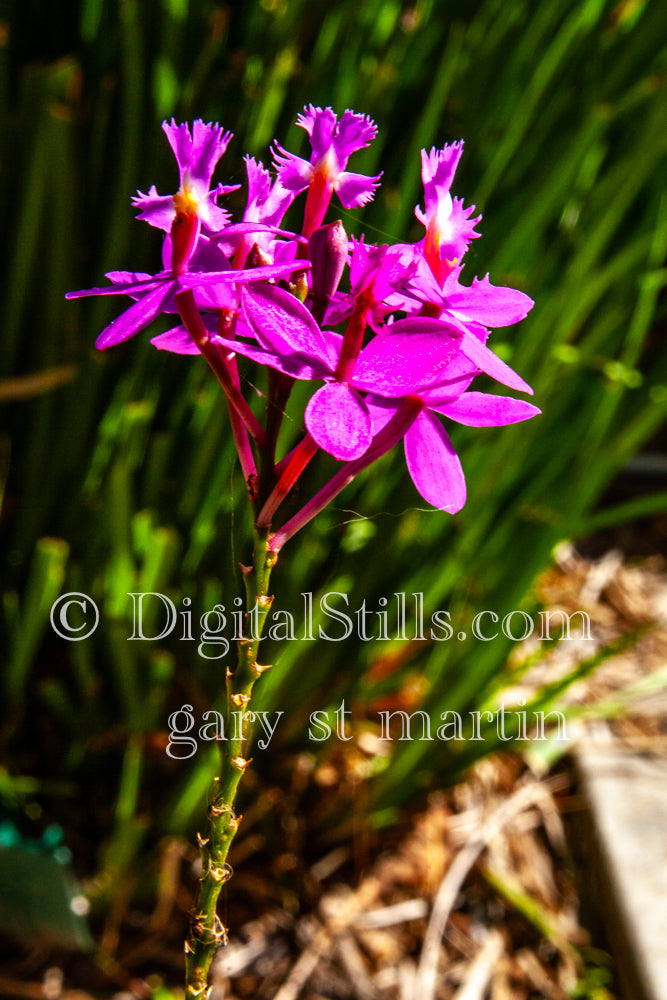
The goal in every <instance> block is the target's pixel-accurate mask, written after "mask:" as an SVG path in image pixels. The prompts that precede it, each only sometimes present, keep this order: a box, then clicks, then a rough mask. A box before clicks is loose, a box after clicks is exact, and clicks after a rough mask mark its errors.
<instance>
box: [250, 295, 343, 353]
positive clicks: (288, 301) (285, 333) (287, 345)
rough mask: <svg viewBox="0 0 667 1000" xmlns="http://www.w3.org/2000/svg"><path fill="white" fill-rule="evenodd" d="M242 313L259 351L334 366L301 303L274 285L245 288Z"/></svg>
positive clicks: (311, 319)
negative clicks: (292, 354) (300, 356)
mask: <svg viewBox="0 0 667 1000" xmlns="http://www.w3.org/2000/svg"><path fill="white" fill-rule="evenodd" d="M242 304H243V312H244V315H245V318H246V322H247V323H248V326H249V327H250V329H251V330H252V331H253V333H254V334H255V336H256V337H257V339H258V341H259V342H260V344H261V345H262V346H263V347H268V348H269V349H270V350H274V351H275V352H276V353H277V354H281V355H285V354H289V353H290V352H296V353H298V354H302V355H304V357H307V358H310V359H311V360H314V361H319V362H320V363H324V364H326V365H328V367H329V370H330V371H333V370H334V369H335V367H336V364H337V362H338V357H337V356H332V354H331V352H330V345H329V344H328V343H327V340H326V339H325V338H324V337H323V336H322V331H321V330H320V328H319V326H318V325H317V323H316V322H315V320H314V319H313V317H312V316H311V315H310V313H309V312H308V310H307V309H306V307H305V306H304V305H303V303H301V302H299V300H298V299H297V298H295V296H294V295H290V293H289V292H286V291H284V290H283V289H282V288H276V286H275V285H252V284H251V285H249V286H248V287H247V288H246V289H244V291H243V296H242Z"/></svg>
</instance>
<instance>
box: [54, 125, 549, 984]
mask: <svg viewBox="0 0 667 1000" xmlns="http://www.w3.org/2000/svg"><path fill="white" fill-rule="evenodd" d="M297 124H298V125H299V126H301V128H303V129H304V131H305V132H306V133H307V136H308V139H309V141H310V146H311V156H310V157H309V158H303V157H300V156H297V155H295V154H293V153H290V152H287V151H286V150H285V149H283V147H282V146H280V145H279V144H278V143H277V142H276V143H275V147H274V150H275V152H274V157H275V162H274V167H275V176H272V175H271V174H270V172H269V171H268V170H266V169H265V168H264V166H263V165H262V164H261V163H258V162H257V161H255V160H254V159H253V158H252V157H247V158H246V161H245V163H246V171H247V179H248V197H247V204H246V209H245V212H244V214H243V218H242V219H241V220H240V221H239V222H236V223H234V222H232V221H231V220H230V217H229V214H228V213H227V212H226V211H225V210H224V209H223V208H221V207H220V206H219V205H218V199H219V198H220V197H221V196H223V195H225V194H227V193H228V192H230V191H232V190H233V189H234V188H233V187H231V186H224V185H222V184H213V182H212V178H213V174H214V173H215V170H216V168H217V164H218V161H219V160H220V158H221V157H222V155H223V153H224V152H225V150H226V149H227V146H228V144H229V142H230V140H231V135H230V133H228V132H224V131H223V130H222V129H221V128H220V126H219V125H217V124H215V125H214V124H205V123H204V122H202V121H200V120H198V121H196V122H194V124H193V126H192V128H191V129H190V127H189V126H188V125H186V124H180V125H177V124H176V123H175V122H174V121H173V120H172V122H171V123H167V122H165V123H164V125H163V129H164V131H165V134H166V136H167V138H168V140H169V143H170V145H171V148H172V150H173V152H174V154H175V156H176V161H177V164H178V169H179V188H178V190H177V192H176V193H175V194H173V195H159V194H158V192H157V191H156V189H155V187H151V188H150V190H149V192H148V194H141V193H139V194H138V195H137V197H136V198H135V199H134V205H135V206H136V207H137V208H138V209H139V210H140V211H139V218H140V219H143V220H145V221H146V222H148V223H149V224H150V225H151V226H154V227H155V228H157V229H159V230H161V231H162V232H163V233H164V240H163V247H162V269H161V270H159V271H157V272H156V273H155V274H137V273H134V272H128V271H114V272H111V273H109V274H108V275H107V277H108V278H109V281H110V285H108V286H107V287H105V288H93V289H87V290H84V291H79V292H72V293H70V295H69V297H70V298H77V297H80V296H88V295H127V296H129V297H130V298H131V300H132V302H131V304H130V305H129V306H128V308H126V309H125V311H124V312H123V313H121V315H120V316H118V317H117V318H116V319H115V320H114V321H113V322H112V323H110V324H109V326H107V327H106V328H105V329H104V330H103V331H102V333H101V334H100V335H99V336H98V338H97V346H98V347H99V348H100V349H105V348H108V347H111V346H112V345H116V344H120V343H121V342H123V341H125V340H127V339H129V338H130V337H132V336H134V335H135V334H137V333H139V332H140V331H141V330H143V329H144V328H146V327H147V326H149V325H150V324H151V322H152V321H153V320H154V319H155V318H156V317H157V316H159V315H162V314H167V315H173V316H175V317H176V316H178V318H179V319H180V321H181V322H180V323H179V324H177V325H176V326H174V327H172V328H171V329H170V330H168V331H167V332H166V333H163V334H160V335H159V336H157V337H154V338H153V341H152V342H153V344H154V345H155V346H156V347H157V348H159V349H160V350H166V351H171V352H173V353H176V354H181V355H193V356H196V355H202V356H203V357H204V359H205V360H206V362H207V364H208V365H209V367H210V369H211V371H212V372H213V374H214V375H215V377H216V379H217V380H218V382H219V384H220V386H221V388H222V390H223V392H224V395H225V397H226V400H227V405H228V408H229V416H230V426H231V431H232V435H233V438H234V442H235V445H236V449H237V451H238V455H239V462H240V466H241V469H242V472H243V477H244V480H245V484H246V488H247V492H248V497H249V500H250V504H251V509H252V513H253V524H254V548H253V559H252V565H251V566H249V567H242V568H243V575H244V581H245V588H246V617H245V625H244V632H243V638H242V639H241V640H240V641H239V643H238V650H237V663H236V667H235V669H234V670H231V669H229V668H228V669H227V674H226V717H225V723H226V726H227V727H228V728H226V729H225V732H226V733H230V734H231V736H230V738H228V739H226V740H225V741H222V746H221V761H220V772H219V775H218V777H217V779H216V783H215V789H214V793H213V795H212V798H211V801H210V803H209V806H208V827H207V830H206V832H205V834H204V835H202V834H199V835H198V843H199V847H200V851H201V860H202V873H201V878H200V886H199V894H198V898H197V901H196V903H195V905H194V909H193V916H192V920H191V925H190V933H189V936H188V938H187V941H186V944H185V952H186V995H187V997H188V1000H196V998H201V997H202V996H204V995H205V994H206V992H207V990H208V988H209V987H208V983H209V972H210V966H211V962H212V960H213V956H214V954H215V951H216V949H217V948H218V947H219V946H220V945H221V944H224V943H226V940H227V932H226V929H225V928H224V927H223V926H222V924H221V922H220V919H219V916H218V914H217V902H218V898H219V895H220V891H221V888H222V886H223V885H224V884H225V883H226V881H227V880H228V879H229V877H230V876H231V868H230V866H229V863H228V860H227V858H228V854H229V849H230V845H231V843H232V841H233V838H234V835H235V833H236V831H237V829H238V826H239V822H240V817H239V816H238V815H237V814H236V811H235V809H236V794H237V789H238V786H239V783H240V781H241V778H242V776H243V774H244V772H245V770H246V769H247V767H248V766H249V764H250V759H249V757H248V752H249V751H248V748H247V746H246V743H247V731H246V729H247V721H248V719H249V718H250V715H251V708H250V706H251V699H252V694H253V689H254V685H255V683H256V681H257V679H258V678H259V677H260V676H261V674H262V673H263V672H264V671H265V670H266V669H268V668H267V667H266V666H260V665H259V664H258V662H257V655H258V650H259V643H260V641H261V637H262V630H263V627H264V623H265V621H266V618H267V615H268V613H269V610H270V608H271V602H272V597H271V595H270V593H269V580H270V575H271V570H272V568H273V566H274V564H275V562H276V559H277V555H278V552H281V551H282V549H283V547H284V546H285V544H286V543H287V542H288V541H289V540H290V539H291V538H292V537H293V536H294V535H295V534H296V533H297V532H298V531H300V530H301V529H302V528H303V527H304V526H305V525H306V524H307V523H308V522H309V521H310V520H311V519H312V518H313V517H315V516H316V515H317V514H318V513H319V511H321V510H322V509H323V508H324V507H326V506H327V504H329V503H330V502H331V501H332V500H333V499H334V498H335V497H336V496H337V495H338V494H339V493H340V492H341V490H343V489H344V488H345V487H346V486H347V485H348V484H349V483H350V482H351V481H352V480H353V479H354V478H355V477H356V476H357V475H359V474H360V473H362V472H363V471H364V470H365V469H366V468H368V467H369V466H370V465H371V464H372V463H373V462H375V461H377V460H378V459H379V458H380V457H381V456H382V455H384V454H386V452H388V451H389V450H390V449H392V448H393V447H394V446H395V445H397V444H399V443H400V442H401V441H403V442H404V448H405V456H406V462H407V466H408V470H409V472H410V475H411V477H412V480H413V482H414V484H415V486H416V488H417V491H418V492H419V494H420V495H421V496H422V497H423V498H424V499H425V500H426V501H427V502H428V503H430V504H432V505H433V506H434V507H436V508H438V509H440V510H442V511H447V512H448V513H452V514H454V513H456V512H457V511H459V510H460V509H461V507H463V505H464V503H465V499H466V490H465V479H464V476H463V470H462V467H461V463H460V461H459V458H458V456H457V454H456V451H455V450H454V446H453V444H452V442H451V440H450V438H449V435H448V433H447V430H446V429H445V425H444V424H443V423H442V420H441V417H445V418H446V419H447V420H449V421H454V422H455V423H460V424H466V425H468V426H472V427H489V426H501V425H503V424H511V423H516V422H518V421H522V420H526V419H528V418H529V417H532V416H534V415H536V414H537V413H539V410H538V409H537V408H536V407H535V406H533V405H531V404H530V403H528V402H526V401H525V400H523V399H516V398H514V397H510V396H505V395H493V394H489V393H484V392H479V391H476V390H473V389H471V388H470V387H471V384H472V382H473V381H474V379H475V377H476V376H477V375H478V374H480V373H484V374H486V375H487V376H489V377H490V378H491V379H493V380H495V381H497V382H499V383H500V384H501V385H504V386H506V387H507V388H509V389H511V390H514V391H517V392H522V393H530V392H531V391H532V390H531V389H530V387H529V386H528V385H527V384H526V383H525V382H524V381H523V379H522V378H521V377H520V376H519V375H518V374H517V373H516V372H514V371H513V370H512V369H511V368H510V367H509V366H508V365H507V364H505V362H503V361H501V359H500V358H499V357H497V355H495V354H494V353H493V351H492V350H490V348H489V347H488V345H487V340H488V338H489V328H494V327H502V326H510V325H512V324H514V323H516V322H518V321H519V320H521V319H523V317H524V316H525V315H526V314H527V313H528V311H529V310H530V309H531V307H532V305H533V303H532V301H531V299H530V298H529V297H528V296H527V295H526V294H525V293H523V292H521V291H518V290H516V289H513V288H503V287H496V286H494V285H492V284H491V283H490V281H489V278H488V276H485V277H484V278H482V279H481V280H478V279H477V278H475V279H473V281H472V283H471V284H469V285H464V284H462V283H461V280H460V279H461V276H462V271H463V263H462V261H463V259H464V257H465V253H466V249H467V247H468V245H469V243H470V241H471V240H472V239H474V238H476V237H478V236H479V233H478V232H476V230H475V226H476V225H477V224H478V222H479V221H480V217H477V218H471V216H472V214H473V211H474V209H473V208H472V207H468V208H464V207H463V202H462V201H461V200H460V199H458V198H453V197H452V195H451V193H450V192H451V187H452V184H453V181H454V175H455V172H456V168H457V165H458V162H459V160H460V157H461V155H462V152H463V143H462V142H455V143H453V144H451V145H446V146H444V147H443V148H442V149H431V150H430V152H427V151H426V150H422V180H423V184H424V208H423V209H422V208H421V207H419V206H417V208H416V209H415V214H416V216H417V218H418V219H419V220H420V222H421V223H422V224H423V225H424V230H425V232H424V237H423V238H422V239H421V240H419V241H418V242H417V243H414V244H405V243H404V244H395V245H393V246H374V245H372V244H368V243H366V242H365V240H364V239H363V238H362V239H360V240H353V241H351V242H350V241H349V240H348V237H347V234H346V232H345V229H344V226H343V224H342V222H340V221H339V220H336V221H333V222H330V223H328V224H324V220H325V217H326V215H327V212H328V211H329V210H330V206H331V203H332V200H333V199H334V196H335V197H336V198H337V199H338V201H339V202H340V204H341V205H342V206H343V207H344V208H346V209H353V208H356V207H359V206H362V205H364V204H366V203H367V202H368V201H369V200H371V199H372V198H373V196H374V194H375V191H376V189H377V188H378V186H379V181H380V177H381V175H380V174H378V175H377V176H374V177H368V176H366V175H364V174H359V173H352V172H350V171H348V169H347V164H348V160H349V159H350V157H351V156H352V155H353V154H354V153H355V152H357V151H358V150H360V149H362V148H363V147H364V146H367V145H368V143H370V142H371V141H372V140H373V138H374V136H375V134H376V131H377V129H376V126H375V124H374V123H373V122H372V121H370V119H368V118H366V117H365V116H364V115H360V114H357V113H355V112H353V111H349V110H348V111H345V113H344V114H343V115H342V116H341V118H340V119H338V117H337V116H336V114H335V113H334V112H333V111H332V110H331V109H330V108H326V109H322V108H316V107H313V106H312V105H309V106H308V107H306V108H304V110H303V113H302V114H301V115H299V117H298V119H297ZM304 193H305V199H304V206H303V208H304V214H303V225H302V227H301V231H300V232H299V233H293V232H291V231H288V230H286V229H283V228H282V226H283V218H284V216H285V213H286V211H287V209H288V208H289V207H290V206H291V205H292V203H293V202H294V201H295V199H296V198H297V197H299V196H301V195H302V194H304ZM346 271H347V273H348V278H347V279H346V280H347V284H348V285H349V287H348V289H347V290H341V283H342V282H343V279H344V276H345V273H346ZM239 359H241V361H242V362H243V364H244V365H245V364H247V363H252V364H254V365H256V366H258V367H259V368H260V369H261V370H263V371H265V373H266V387H267V388H266V397H265V398H266V406H265V412H264V414H263V415H262V416H258V415H257V414H256V412H255V410H254V409H253V408H252V407H251V406H250V404H249V402H248V400H247V399H246V396H245V395H244V393H243V391H242V387H243V379H242V375H241V372H240V370H239ZM255 379H256V376H253V381H254V380H255ZM297 380H298V381H305V382H309V383H318V385H317V386H316V387H314V390H313V392H312V393H311V395H310V398H309V400H308V403H307V405H306V407H305V410H304V412H303V413H302V414H297V415H296V417H293V418H292V419H293V421H294V419H296V421H297V422H298V424H300V425H301V426H302V428H303V433H302V436H301V438H300V440H299V441H298V442H297V444H296V445H294V446H293V447H292V448H291V450H289V451H288V452H287V453H286V454H281V434H282V429H283V421H284V416H285V413H286V409H287V407H288V405H289V402H290V398H291V393H292V388H293V386H294V383H295V381H297ZM283 450H284V449H283ZM317 455H319V456H320V457H321V458H322V459H323V460H325V461H329V462H330V463H333V464H334V468H333V469H332V471H331V474H330V478H329V479H328V481H327V482H325V484H324V486H322V487H320V488H319V489H318V490H316V491H315V492H313V491H312V490H311V491H310V493H311V495H310V496H309V491H308V483H307V482H305V481H304V480H307V476H306V475H305V473H306V470H307V469H308V468H309V466H310V463H311V462H312V460H313V459H314V458H315V457H316V456H317ZM297 483H299V486H300V489H299V491H298V493H299V500H298V505H297V506H296V509H295V501H294V495H295V490H294V487H295V486H296V485H297ZM239 712H240V713H241V717H242V719H243V725H242V726H241V731H239V732H236V730H235V727H234V726H232V725H231V722H232V713H236V715H238V713H239Z"/></svg>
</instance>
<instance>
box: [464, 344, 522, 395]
mask: <svg viewBox="0 0 667 1000" xmlns="http://www.w3.org/2000/svg"><path fill="white" fill-rule="evenodd" d="M461 350H462V351H463V353H464V354H465V356H466V357H467V358H469V359H470V361H472V362H473V364H475V365H477V367H478V368H479V369H480V370H481V371H483V372H486V374H487V375H490V376H491V378H493V379H495V380H496V382H500V383H501V384H502V385H506V386H508V387H509V388H510V389H516V390H517V391H518V392H527V393H529V394H530V395H531V396H532V395H533V390H532V389H531V388H530V386H529V385H528V383H527V382H524V380H523V379H522V378H521V376H520V375H517V373H516V372H515V371H514V369H512V368H510V366H509V365H506V364H505V362H504V361H501V360H500V358H499V357H498V356H497V355H496V354H494V353H493V351H490V350H489V348H488V347H487V346H486V345H485V344H483V343H482V342H481V340H478V339H477V337H475V336H474V335H473V334H470V333H466V334H465V336H464V337H463V343H462V345H461Z"/></svg>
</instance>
